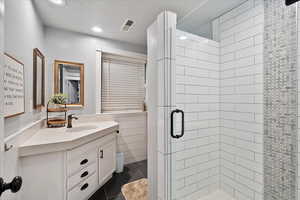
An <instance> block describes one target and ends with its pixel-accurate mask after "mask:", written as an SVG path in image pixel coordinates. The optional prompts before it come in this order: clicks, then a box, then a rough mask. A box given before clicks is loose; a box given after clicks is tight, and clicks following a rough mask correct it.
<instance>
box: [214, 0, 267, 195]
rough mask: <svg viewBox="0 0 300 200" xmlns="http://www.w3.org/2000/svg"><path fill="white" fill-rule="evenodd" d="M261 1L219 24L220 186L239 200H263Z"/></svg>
mask: <svg viewBox="0 0 300 200" xmlns="http://www.w3.org/2000/svg"><path fill="white" fill-rule="evenodd" d="M263 23H264V8H263V0H248V1H246V2H245V3H243V4H242V5H240V6H239V7H237V8H234V9H233V10H231V11H230V12H228V13H226V14H224V15H223V16H221V17H220V18H219V31H220V32H219V35H220V56H221V64H220V165H221V166H220V186H221V189H222V190H224V191H226V192H227V193H229V194H230V195H232V196H233V197H234V198H235V199H237V200H262V199H263V140H262V139H263V76H262V75H263V57H262V55H263V26H264V24H263Z"/></svg>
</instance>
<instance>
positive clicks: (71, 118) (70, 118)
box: [67, 114, 78, 128]
mask: <svg viewBox="0 0 300 200" xmlns="http://www.w3.org/2000/svg"><path fill="white" fill-rule="evenodd" d="M73 119H75V120H78V117H75V116H74V114H70V115H68V126H67V128H72V127H73V126H72V120H73Z"/></svg>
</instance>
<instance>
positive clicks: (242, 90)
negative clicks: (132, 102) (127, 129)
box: [147, 0, 300, 200]
mask: <svg viewBox="0 0 300 200" xmlns="http://www.w3.org/2000/svg"><path fill="white" fill-rule="evenodd" d="M297 7H298V5H297V3H295V4H292V5H290V6H286V5H285V1H283V0H248V1H245V2H244V3H242V4H241V5H240V6H238V7H236V8H234V9H232V10H230V11H229V12H227V13H225V14H223V15H221V16H219V17H217V18H216V19H214V20H212V29H213V31H212V32H213V34H212V38H211V39H208V38H204V37H200V36H197V35H193V34H190V33H187V32H184V31H181V30H178V28H177V22H176V21H177V20H176V14H175V13H173V12H168V11H165V12H163V13H162V14H160V15H159V16H158V18H157V19H156V21H155V22H154V23H153V24H152V25H151V26H150V27H149V28H148V66H147V105H148V110H149V116H148V136H149V137H148V139H149V147H148V157H149V163H150V164H149V182H150V186H149V188H150V199H151V200H154V199H157V200H208V199H213V200H218V199H220V200H221V199H222V200H232V199H236V200H298V199H300V198H299V197H298V191H299V190H298V186H297V179H298V173H297V171H298V168H299V167H298V155H299V153H298V148H297V146H298V145H297V144H298V136H297V135H298V125H297V121H298V101H297V99H298V93H299V92H298V83H297V80H298V76H299V75H298V64H297V57H298V45H299V44H298V39H297V35H298V27H297V21H298V20H299V19H300V17H298V15H297ZM183 121H184V122H183ZM151 166H152V167H151Z"/></svg>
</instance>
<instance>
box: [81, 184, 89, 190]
mask: <svg viewBox="0 0 300 200" xmlns="http://www.w3.org/2000/svg"><path fill="white" fill-rule="evenodd" d="M88 187H89V184H88V183H86V184H84V185H83V186H82V187H81V188H80V190H81V191H83V190H85V189H86V188H88Z"/></svg>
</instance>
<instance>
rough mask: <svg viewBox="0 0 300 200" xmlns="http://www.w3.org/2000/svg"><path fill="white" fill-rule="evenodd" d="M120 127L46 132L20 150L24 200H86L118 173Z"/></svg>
mask: <svg viewBox="0 0 300 200" xmlns="http://www.w3.org/2000/svg"><path fill="white" fill-rule="evenodd" d="M118 128H119V127H118V123H116V122H114V121H104V122H99V123H94V124H93V123H91V124H88V123H84V124H80V123H78V124H75V125H74V127H73V128H71V129H68V128H56V129H48V128H44V129H41V130H40V131H38V132H37V134H35V135H34V136H33V137H31V138H30V139H29V140H27V141H26V142H25V143H24V144H22V145H21V146H20V148H19V155H20V162H21V174H22V177H23V180H24V187H23V188H22V193H21V196H22V199H24V200H40V199H45V200H86V199H88V198H89V197H90V196H91V195H92V194H93V193H94V192H95V191H96V190H97V189H99V188H100V187H101V186H102V185H103V184H104V183H106V182H107V181H108V180H109V179H110V178H111V176H112V173H113V172H114V171H115V166H116V132H117V131H118Z"/></svg>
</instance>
